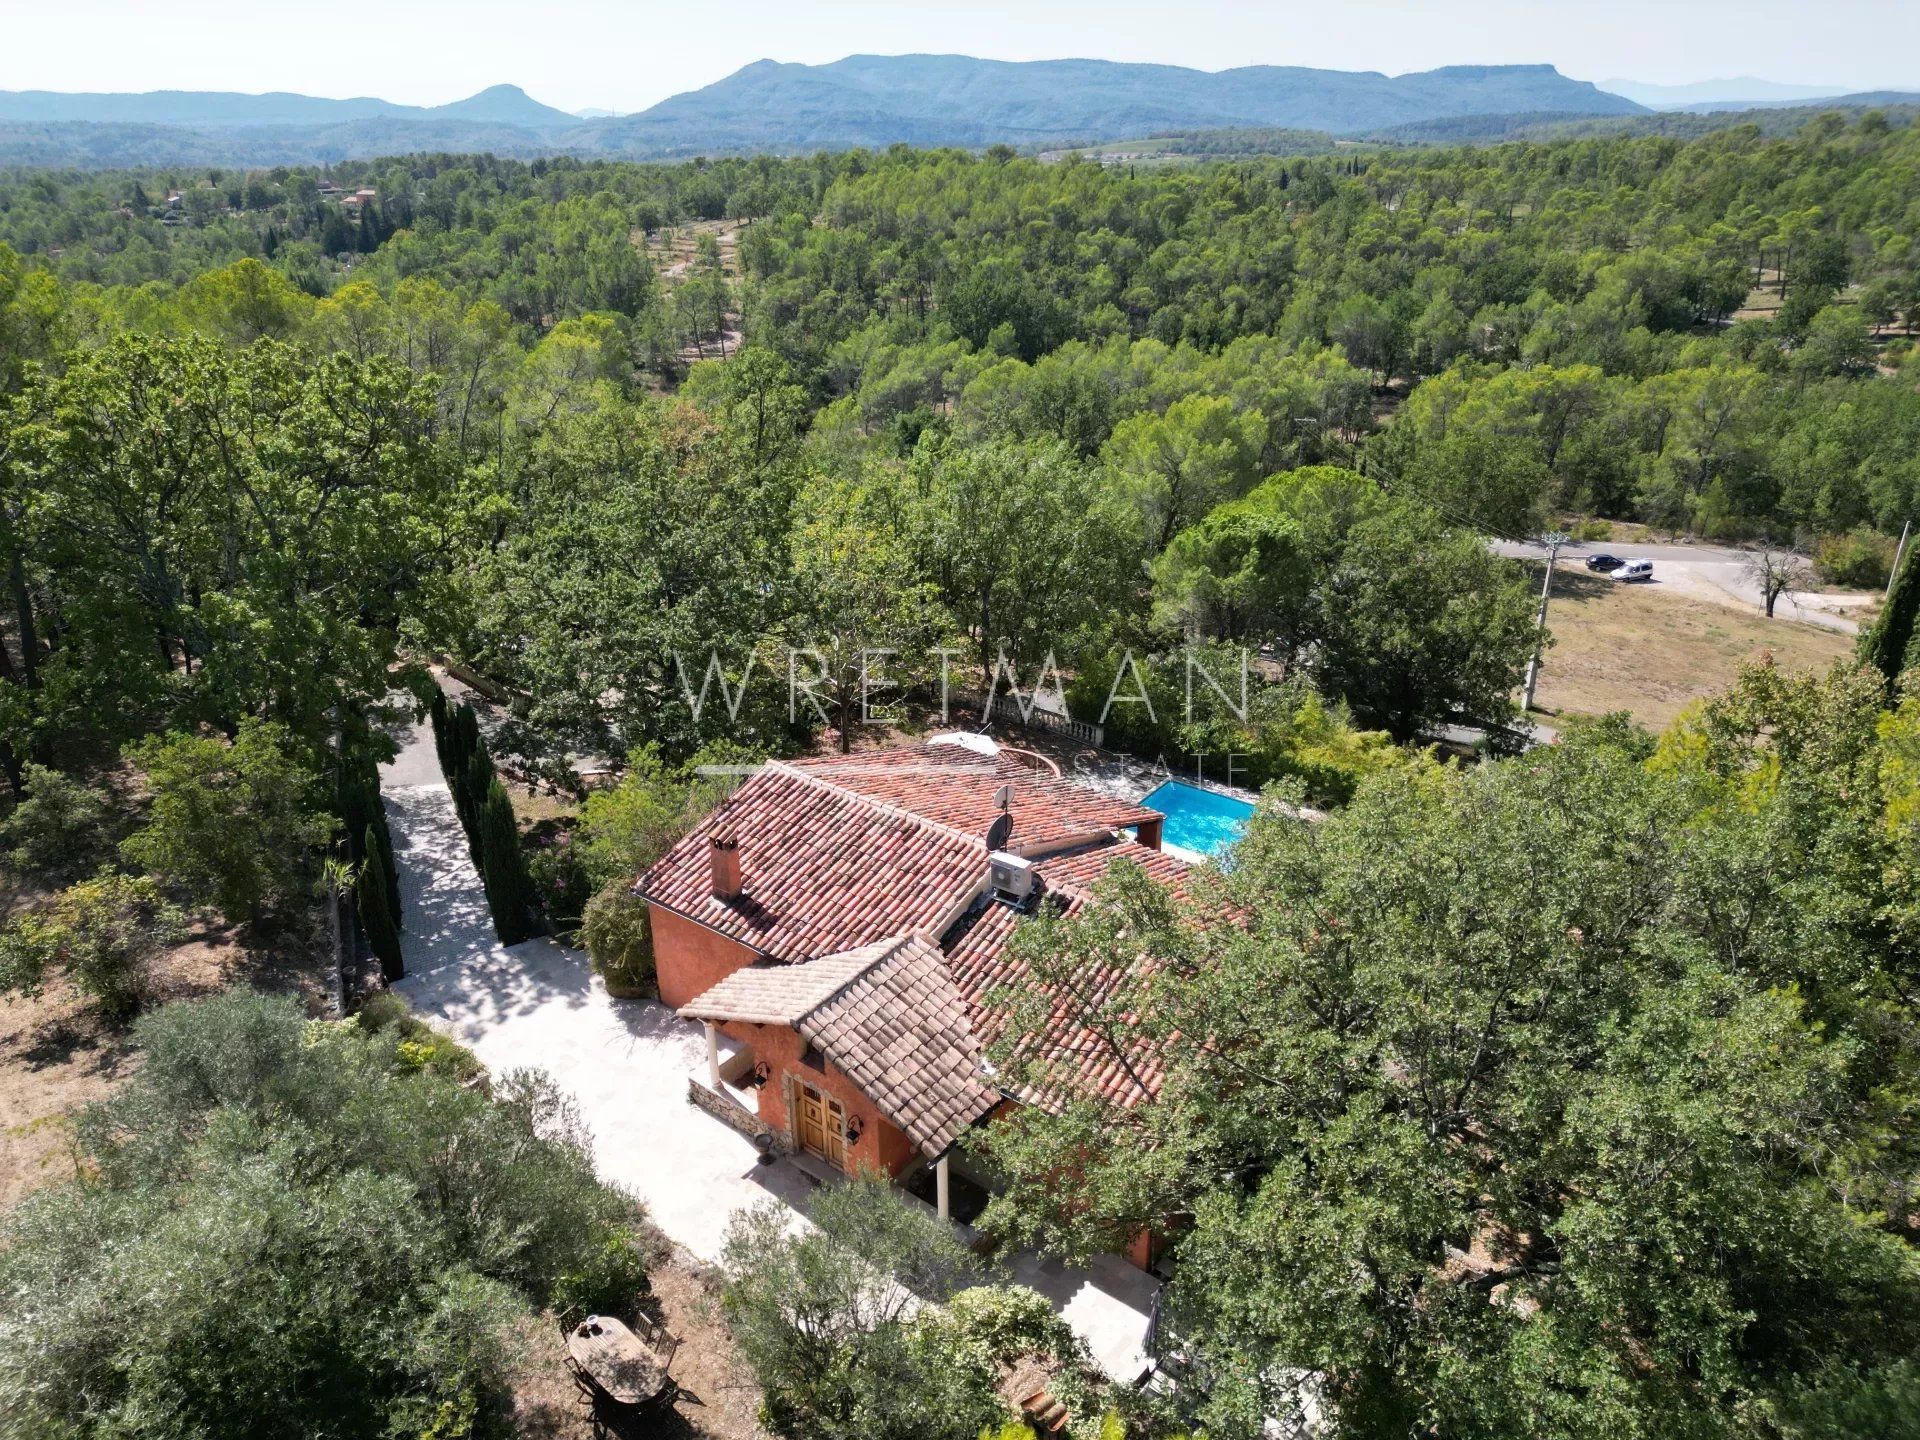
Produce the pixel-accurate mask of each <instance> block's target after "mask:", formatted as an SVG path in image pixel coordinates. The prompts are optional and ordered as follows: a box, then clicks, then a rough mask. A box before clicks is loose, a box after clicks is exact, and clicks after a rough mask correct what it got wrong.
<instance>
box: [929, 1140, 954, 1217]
mask: <svg viewBox="0 0 1920 1440" xmlns="http://www.w3.org/2000/svg"><path fill="white" fill-rule="evenodd" d="M933 1189H934V1194H935V1196H937V1197H938V1201H937V1204H938V1208H939V1211H940V1218H941V1219H942V1220H946V1219H949V1218H951V1217H950V1216H949V1215H948V1214H947V1157H946V1156H944V1155H942V1156H941V1157H940V1158H939V1159H938V1160H937V1161H935V1162H934V1166H933Z"/></svg>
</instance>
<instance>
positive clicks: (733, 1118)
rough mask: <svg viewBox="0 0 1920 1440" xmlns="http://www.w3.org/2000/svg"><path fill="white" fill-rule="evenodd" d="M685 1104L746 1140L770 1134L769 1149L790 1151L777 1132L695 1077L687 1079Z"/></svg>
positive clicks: (784, 1139)
mask: <svg viewBox="0 0 1920 1440" xmlns="http://www.w3.org/2000/svg"><path fill="white" fill-rule="evenodd" d="M687 1103H688V1104H689V1105H692V1106H694V1107H695V1108H696V1109H700V1110H704V1111H706V1112H707V1114H709V1115H711V1116H713V1118H714V1119H716V1120H718V1121H719V1122H720V1123H721V1124H722V1125H729V1126H731V1127H732V1128H734V1129H735V1130H738V1131H739V1132H740V1133H741V1134H742V1135H745V1136H746V1137H747V1138H748V1139H750V1140H751V1139H752V1138H753V1137H754V1136H756V1135H771V1136H772V1137H773V1148H774V1149H775V1150H779V1151H790V1150H792V1149H793V1146H792V1144H791V1143H789V1141H788V1140H787V1137H786V1136H784V1135H782V1134H781V1133H780V1132H779V1131H778V1130H775V1129H774V1128H773V1127H772V1126H771V1125H769V1124H767V1122H766V1121H764V1120H762V1119H761V1118H760V1117H759V1116H758V1115H756V1114H754V1113H753V1111H751V1110H749V1109H747V1107H746V1106H744V1105H742V1104H741V1103H740V1102H739V1101H738V1100H735V1099H734V1098H733V1097H732V1096H730V1095H722V1094H720V1093H719V1092H718V1091H717V1090H715V1089H714V1088H713V1087H712V1086H710V1085H702V1084H701V1083H700V1080H699V1077H697V1076H694V1075H689V1076H688V1077H687Z"/></svg>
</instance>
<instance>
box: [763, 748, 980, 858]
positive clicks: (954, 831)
mask: <svg viewBox="0 0 1920 1440" xmlns="http://www.w3.org/2000/svg"><path fill="white" fill-rule="evenodd" d="M765 768H767V769H769V770H778V771H779V772H780V773H781V774H782V775H790V776H793V777H794V778H795V779H798V780H803V781H805V782H806V783H807V784H809V785H816V786H818V787H819V788H820V789H822V790H831V791H832V792H833V793H834V794H836V795H843V796H845V797H846V798H847V799H849V800H852V801H854V802H856V803H858V804H861V805H865V806H867V807H868V808H869V809H872V810H877V811H878V812H879V813H880V814H882V815H891V816H892V817H893V818H894V819H896V820H907V821H911V822H912V823H913V824H915V825H918V826H920V827H921V828H922V829H924V830H931V831H932V832H933V833H934V834H936V835H945V836H946V837H947V838H948V839H950V840H963V841H965V842H966V843H967V844H969V845H978V846H979V847H980V849H981V852H982V853H985V851H986V848H987V842H986V841H985V840H983V839H981V838H980V837H979V836H978V835H969V834H968V833H967V832H966V831H964V830H962V829H959V828H958V827H957V826H953V825H943V824H941V822H940V821H938V820H932V819H929V818H928V817H927V816H925V815H921V814H919V813H917V812H916V811H912V810H908V809H906V808H905V807H903V806H900V805H894V804H891V803H889V802H888V801H885V800H876V799H875V798H874V797H873V796H871V795H866V794H862V793H861V792H860V791H858V790H855V789H853V788H852V787H851V786H847V785H836V784H834V783H833V782H832V781H831V780H826V779H822V778H821V777H820V776H818V775H813V774H810V773H809V772H807V771H805V770H802V769H801V768H800V767H799V766H798V765H790V764H788V763H787V762H786V761H785V760H769V761H767V763H766V767H765Z"/></svg>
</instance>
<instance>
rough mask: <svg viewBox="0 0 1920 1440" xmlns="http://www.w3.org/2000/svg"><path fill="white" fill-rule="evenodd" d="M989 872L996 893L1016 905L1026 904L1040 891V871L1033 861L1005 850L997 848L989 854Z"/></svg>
mask: <svg viewBox="0 0 1920 1440" xmlns="http://www.w3.org/2000/svg"><path fill="white" fill-rule="evenodd" d="M987 874H988V876H989V877H990V880H991V883H992V885H993V891H994V894H995V895H997V896H998V897H999V898H1000V899H1002V900H1008V901H1011V902H1012V903H1014V904H1015V905H1021V904H1025V903H1026V902H1027V901H1028V900H1030V899H1032V898H1033V896H1034V895H1036V894H1038V893H1039V890H1040V872H1039V871H1038V870H1036V869H1035V868H1034V865H1033V862H1032V861H1031V860H1023V859H1021V858H1020V857H1019V856H1018V855H1009V854H1008V853H1007V852H1006V851H1005V850H995V851H994V852H993V853H992V854H991V855H989V856H987Z"/></svg>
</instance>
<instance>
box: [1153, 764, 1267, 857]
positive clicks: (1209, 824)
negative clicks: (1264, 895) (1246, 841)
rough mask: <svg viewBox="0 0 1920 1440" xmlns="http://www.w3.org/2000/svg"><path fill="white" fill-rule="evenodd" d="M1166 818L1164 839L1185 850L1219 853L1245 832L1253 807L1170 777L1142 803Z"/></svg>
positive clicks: (1162, 836) (1217, 792) (1163, 831)
mask: <svg viewBox="0 0 1920 1440" xmlns="http://www.w3.org/2000/svg"><path fill="white" fill-rule="evenodd" d="M1140 803H1141V804H1142V805H1144V806H1146V807H1147V809H1149V810H1158V811H1159V812H1160V813H1161V814H1162V815H1165V816H1166V817H1167V823H1166V826H1165V828H1164V829H1163V830H1162V831H1161V837H1160V838H1161V839H1162V840H1163V841H1165V842H1166V843H1167V844H1168V845H1177V846H1179V847H1180V848H1181V849H1182V850H1193V851H1197V852H1198V853H1199V854H1202V855H1208V856H1212V855H1217V854H1218V853H1219V852H1220V851H1222V850H1224V849H1226V848H1227V846H1229V845H1231V844H1233V842H1234V841H1236V840H1238V839H1239V838H1240V837H1241V836H1242V835H1244V834H1245V833H1246V830H1247V821H1249V820H1251V819H1252V818H1253V806H1251V805H1249V804H1248V803H1247V802H1246V801H1244V800H1236V799H1234V798H1233V796H1231V795H1222V794H1221V793H1220V792H1219V791H1217V790H1202V789H1201V788H1200V787H1199V786H1197V785H1187V784H1184V783H1182V782H1181V781H1179V780H1169V781H1167V783H1166V784H1164V785H1162V786H1161V787H1160V788H1159V789H1157V790H1155V791H1154V792H1153V793H1152V794H1151V795H1149V796H1147V798H1146V799H1144V800H1142V801H1141V802H1140Z"/></svg>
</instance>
